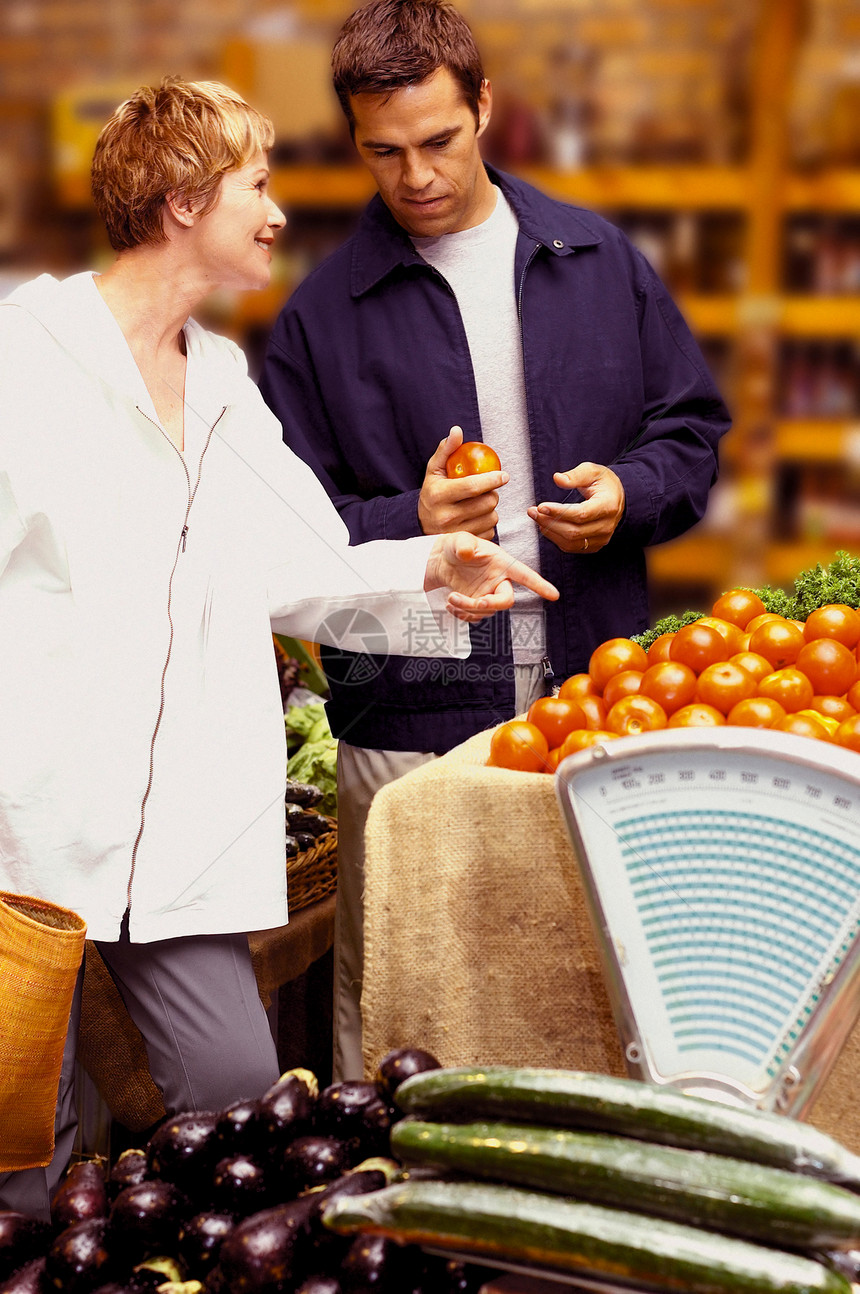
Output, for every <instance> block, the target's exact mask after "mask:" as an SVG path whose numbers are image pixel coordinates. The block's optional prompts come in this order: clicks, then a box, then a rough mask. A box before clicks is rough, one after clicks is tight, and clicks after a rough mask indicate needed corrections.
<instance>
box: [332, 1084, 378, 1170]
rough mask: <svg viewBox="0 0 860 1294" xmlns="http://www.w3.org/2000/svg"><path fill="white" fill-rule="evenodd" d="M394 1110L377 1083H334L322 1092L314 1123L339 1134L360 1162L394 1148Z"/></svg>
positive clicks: (335, 1135) (355, 1160)
mask: <svg viewBox="0 0 860 1294" xmlns="http://www.w3.org/2000/svg"><path fill="white" fill-rule="evenodd" d="M393 1121H394V1117H393V1112H392V1109H391V1107H390V1106H389V1104H388V1102H387V1101H384V1100H383V1099H382V1097H381V1096H380V1095H379V1093H378V1091H377V1090H376V1084H375V1083H371V1082H364V1081H361V1080H358V1079H354V1080H345V1081H344V1082H342V1083H332V1084H331V1085H330V1086H329V1087H326V1088H325V1089H324V1090H323V1091H322V1092H320V1095H319V1100H318V1101H317V1108H316V1116H315V1120H314V1126H315V1128H316V1130H317V1131H318V1132H320V1133H322V1135H323V1136H327V1137H337V1138H339V1140H341V1141H343V1142H344V1143H345V1144H346V1146H347V1147H348V1149H349V1153H350V1161H351V1163H352V1164H358V1163H359V1162H360V1161H361V1160H362V1159H367V1158H368V1156H371V1155H383V1156H387V1155H389V1154H390V1151H391V1139H390V1133H391V1125H392V1123H393Z"/></svg>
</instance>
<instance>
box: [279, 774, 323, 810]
mask: <svg viewBox="0 0 860 1294" xmlns="http://www.w3.org/2000/svg"><path fill="white" fill-rule="evenodd" d="M322 798H323V792H322V791H321V790H320V788H319V787H318V786H312V785H311V784H310V783H309V782H294V781H293V780H292V778H289V777H288V778H287V790H286V794H285V796H284V799H285V800H288V801H289V802H290V804H298V805H301V807H302V808H303V809H312V808H313V807H314V805H315V804H319V802H320V800H321V799H322Z"/></svg>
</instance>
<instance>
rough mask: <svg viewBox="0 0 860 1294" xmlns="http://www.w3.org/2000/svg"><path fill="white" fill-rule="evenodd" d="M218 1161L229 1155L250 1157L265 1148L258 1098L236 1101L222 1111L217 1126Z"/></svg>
mask: <svg viewBox="0 0 860 1294" xmlns="http://www.w3.org/2000/svg"><path fill="white" fill-rule="evenodd" d="M215 1137H216V1139H217V1142H218V1154H217V1158H218V1159H224V1158H225V1157H226V1156H227V1155H250V1154H254V1153H256V1152H258V1151H260V1150H261V1148H262V1147H263V1144H264V1142H263V1128H262V1122H261V1111H260V1101H259V1098H258V1097H253V1098H248V1099H247V1100H244V1101H234V1102H233V1104H232V1105H228V1106H227V1108H226V1109H224V1110H221V1112H220V1113H219V1115H218V1122H217V1123H216V1125H215Z"/></svg>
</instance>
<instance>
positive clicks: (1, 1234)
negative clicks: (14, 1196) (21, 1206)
mask: <svg viewBox="0 0 860 1294" xmlns="http://www.w3.org/2000/svg"><path fill="white" fill-rule="evenodd" d="M49 1234H50V1227H49V1226H48V1223H47V1222H39V1221H37V1219H36V1218H31V1217H30V1216H29V1215H28V1214H26V1213H20V1212H18V1210H16V1209H3V1210H0V1280H5V1279H6V1277H7V1276H11V1275H12V1273H13V1272H16V1271H17V1270H18V1268H19V1267H23V1266H24V1264H25V1263H28V1262H29V1261H30V1259H31V1258H38V1257H40V1256H41V1255H42V1254H43V1253H44V1251H45V1245H46V1243H47V1240H48V1236H49Z"/></svg>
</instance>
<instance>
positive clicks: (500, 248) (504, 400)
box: [412, 187, 546, 665]
mask: <svg viewBox="0 0 860 1294" xmlns="http://www.w3.org/2000/svg"><path fill="white" fill-rule="evenodd" d="M518 228H519V226H518V224H517V218H516V215H515V214H514V212H513V210H512V208H511V207H510V205H509V203H508V202H507V200H506V198H505V197H504V194H503V193H502V191H501V189H499V188H497V187H496V205H495V209H494V210H493V213H492V215H491V216H490V217H489V218H488V219H487V220H485V221H484V222H483V224H480V225H476V226H475V227H474V228H472V229H463V230H461V231H460V232H458V233H454V234H443V235H442V236H441V237H438V238H413V240H412V242H413V244H414V246H415V249H416V251H418V252H419V253H420V255H421V256H422V257H423V258H424V260H425V261H427V262H428V263H429V264H430V265H432V266H433V267H434V268H435V269H437V270H438V271H439V273H440V274H441V275H442V276H443V278H444V279H445V280H446V282H447V283H448V284H449V285H450V287H451V289H452V291H453V293H454V295H455V297H456V298H457V305H458V306H459V309H460V314H461V316H462V319H463V326H464V328H465V330H466V338H467V340H468V343H469V353H470V355H471V358H472V368H473V370H474V373H475V383H476V386H477V390H478V409H479V411H480V415H481V434H482V436H483V438H484V440H485V441H486V442H487V444H488V445H491V446H492V447H493V449H494V450H495V451H496V453H497V454H498V455H499V458H500V459H501V461H502V467H503V468H504V469H505V471H506V472H509V473H510V477H511V479H510V481H509V482H508V484H507V485H505V486H504V487H503V488H502V489H501V490H500V491H499V542H500V543H501V545H502V547H503V548H506V549H507V551H508V552H509V553H511V555H512V556H514V557H517V558H519V559H520V560H521V561H524V562H527V563H528V564H529V566H531V567H533V568H534V569H535V570H537V569H539V567H538V560H539V559H538V530H537V526H536V525H535V523H534V522H533V521H532V519H531V518H530V517H529V515H528V513H527V511H526V509H527V508H529V507H531V506H533V505H534V503H535V501H536V500H535V493H534V481H533V477H532V455H531V440H530V436H529V424H528V412H527V409H526V392H525V381H524V377H523V350H522V339H521V335H520V322H519V317H518V314H517V298H516V285H515V282H514V256H515V251H516V242H517V232H518ZM463 432H464V438H465V439H466V440H470V439H474V433H473V434H471V435H470V429H469V427H468V426H467V425H464V427H463ZM514 596H515V601H514V608H513V611H512V613H511V632H512V635H513V644H514V660H515V662H516V663H517V664H518V665H523V664H533V663H534V662H536V661H539V660H540V659H541V657H542V656H544V655H545V652H546V639H545V632H544V617H543V607H542V605H541V600H540V598H539V597H538V596H537V594H534V593H531V592H530V591H529V590H528V589H522V588H520V587H518V586H517V587H516V589H515V595H514Z"/></svg>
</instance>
